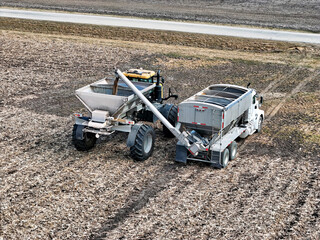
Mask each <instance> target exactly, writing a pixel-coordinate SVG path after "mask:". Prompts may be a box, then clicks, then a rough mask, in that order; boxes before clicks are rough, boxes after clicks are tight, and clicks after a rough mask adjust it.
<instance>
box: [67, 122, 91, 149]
mask: <svg viewBox="0 0 320 240" xmlns="http://www.w3.org/2000/svg"><path fill="white" fill-rule="evenodd" d="M78 126H79V125H77V124H75V125H73V130H72V143H73V144H74V146H75V148H76V149H77V150H78V151H89V150H90V149H92V148H93V147H94V146H95V144H96V141H97V138H96V137H95V135H94V133H87V132H84V133H83V139H82V140H80V139H77V138H76V132H77V128H78Z"/></svg>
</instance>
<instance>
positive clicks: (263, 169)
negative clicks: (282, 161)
mask: <svg viewBox="0 0 320 240" xmlns="http://www.w3.org/2000/svg"><path fill="white" fill-rule="evenodd" d="M300 69H301V68H300V67H297V68H294V69H292V70H291V71H290V72H289V73H288V74H285V75H283V76H281V77H280V78H278V79H275V80H274V81H273V82H271V83H270V84H269V85H268V86H267V87H266V88H265V89H264V90H263V91H262V92H261V93H262V94H265V93H267V92H269V91H272V90H274V89H276V88H277V87H278V86H279V85H280V84H281V83H283V82H284V81H285V80H286V79H287V78H289V77H291V76H293V75H294V74H295V73H297V72H298V71H299V70H300ZM316 76H317V74H312V75H311V76H309V77H307V78H306V79H304V80H303V81H302V82H301V83H300V84H298V85H297V86H296V87H295V88H294V89H293V90H292V92H291V93H290V94H295V93H296V92H298V91H299V90H300V89H301V88H303V86H305V84H307V83H308V82H309V81H311V80H312V79H314V77H316ZM290 94H287V95H286V96H285V98H284V99H283V100H282V102H283V103H284V102H285V100H287V99H288V98H289V97H290V96H291V95H290ZM288 95H289V96H288ZM277 106H279V105H277ZM277 106H276V108H277ZM281 106H282V105H281ZM281 106H280V107H281ZM280 107H279V108H278V110H279V109H280ZM274 114H276V112H275V113H274ZM257 137H258V136H257V135H254V136H251V138H250V141H248V139H246V140H244V139H243V140H241V141H240V144H239V148H238V149H239V152H242V151H243V150H244V148H245V147H246V146H247V145H248V143H250V142H252V141H253V140H255V139H256V138H257ZM296 164H297V162H295V163H294V166H293V167H295V166H296ZM269 168H270V161H264V162H263V164H261V167H260V169H259V171H258V174H256V175H254V176H252V177H250V180H252V181H251V182H252V184H251V185H250V189H255V186H257V185H259V179H262V178H263V176H264V175H266V174H267V172H268V171H267V170H268V169H269ZM291 172H293V170H292V171H291ZM247 178H248V174H247V173H242V174H241V175H240V176H239V179H247ZM245 182H246V181H241V182H240V183H239V182H238V183H237V184H233V185H232V186H231V187H230V188H229V192H233V191H234V189H239V188H243V187H246V183H245ZM290 183H291V180H290V179H289V180H288V181H287V183H286V184H285V187H284V190H285V189H287V188H288V186H289V185H290ZM271 191H272V187H270V188H267V189H266V190H265V191H264V192H263V194H264V195H268V194H269V192H271ZM254 193H255V192H252V191H250V192H248V193H247V194H246V195H244V196H243V197H241V199H248V198H249V197H252V196H253V195H254Z"/></svg>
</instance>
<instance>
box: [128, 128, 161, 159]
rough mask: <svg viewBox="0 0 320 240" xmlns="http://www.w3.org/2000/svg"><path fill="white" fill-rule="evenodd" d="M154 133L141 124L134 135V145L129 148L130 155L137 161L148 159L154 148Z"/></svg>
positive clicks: (151, 129)
mask: <svg viewBox="0 0 320 240" xmlns="http://www.w3.org/2000/svg"><path fill="white" fill-rule="evenodd" d="M154 140H155V133H154V130H153V128H152V127H151V126H148V125H145V124H143V125H142V126H141V127H140V128H139V130H138V132H137V135H136V139H135V140H134V145H133V146H132V147H131V148H130V155H131V157H132V158H133V159H135V160H137V161H143V160H146V159H148V158H149V157H150V156H151V154H152V152H153V148H154Z"/></svg>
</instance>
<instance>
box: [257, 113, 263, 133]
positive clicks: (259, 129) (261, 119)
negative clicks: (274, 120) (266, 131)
mask: <svg viewBox="0 0 320 240" xmlns="http://www.w3.org/2000/svg"><path fill="white" fill-rule="evenodd" d="M262 123H263V118H262V116H260V118H259V122H258V128H257V131H256V132H257V133H259V132H261V130H262Z"/></svg>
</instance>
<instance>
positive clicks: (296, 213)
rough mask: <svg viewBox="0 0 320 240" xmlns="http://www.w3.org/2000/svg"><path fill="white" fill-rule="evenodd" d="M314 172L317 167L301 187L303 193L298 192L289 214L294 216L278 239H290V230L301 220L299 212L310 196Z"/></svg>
mask: <svg viewBox="0 0 320 240" xmlns="http://www.w3.org/2000/svg"><path fill="white" fill-rule="evenodd" d="M316 171H317V167H315V168H314V169H313V171H312V173H311V175H310V177H309V179H308V181H307V182H306V183H305V184H304V185H303V187H302V189H303V191H302V192H300V194H299V196H298V200H297V202H296V204H295V205H294V206H293V207H292V209H293V210H292V211H291V212H290V215H292V216H294V218H293V219H292V220H291V221H290V222H289V223H287V224H286V226H285V227H284V228H283V234H281V235H280V236H278V239H286V238H290V234H291V232H292V229H293V228H294V226H295V225H297V224H298V222H299V221H300V218H301V213H300V211H301V209H302V208H303V206H304V205H305V204H306V201H307V198H308V196H309V194H310V191H311V190H312V189H313V185H314V183H315V181H316V178H317V174H316Z"/></svg>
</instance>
